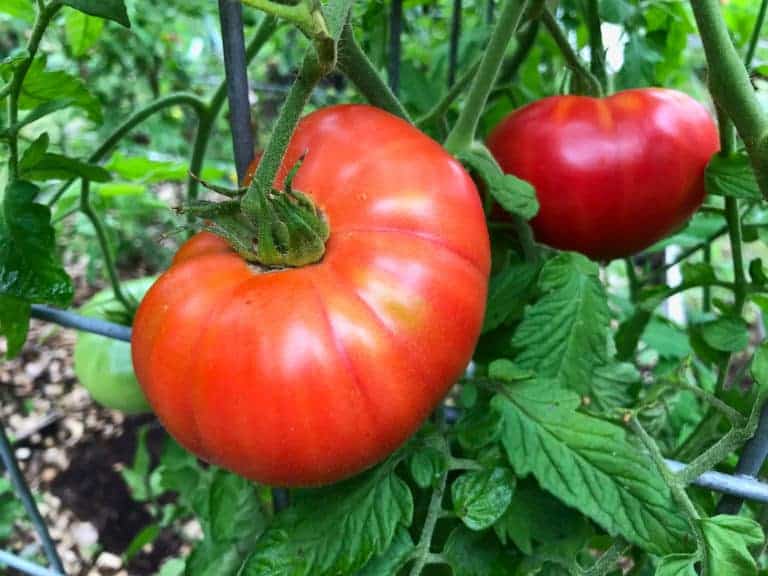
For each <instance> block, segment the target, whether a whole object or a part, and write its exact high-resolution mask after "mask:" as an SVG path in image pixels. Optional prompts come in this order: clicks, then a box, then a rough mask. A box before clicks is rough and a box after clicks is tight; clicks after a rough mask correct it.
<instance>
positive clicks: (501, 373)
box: [488, 358, 536, 382]
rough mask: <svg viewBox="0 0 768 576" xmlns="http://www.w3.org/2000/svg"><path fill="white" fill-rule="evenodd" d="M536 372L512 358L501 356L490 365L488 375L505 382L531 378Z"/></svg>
mask: <svg viewBox="0 0 768 576" xmlns="http://www.w3.org/2000/svg"><path fill="white" fill-rule="evenodd" d="M535 376H536V374H535V373H534V372H533V371H532V370H530V369H527V368H521V367H520V366H518V365H517V364H515V363H514V362H512V360H508V359H507V358H499V359H498V360H494V361H493V362H491V363H490V364H489V365H488V377H489V378H492V379H494V380H502V381H504V382H518V381H520V380H530V379H531V378H534V377H535Z"/></svg>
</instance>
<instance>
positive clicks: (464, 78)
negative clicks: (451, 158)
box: [416, 56, 482, 127]
mask: <svg viewBox="0 0 768 576" xmlns="http://www.w3.org/2000/svg"><path fill="white" fill-rule="evenodd" d="M481 61H482V57H481V56H478V58H477V60H475V61H474V62H473V63H472V64H471V66H470V67H469V68H467V69H466V70H465V71H464V72H463V73H462V74H461V76H459V77H458V79H457V80H456V82H454V83H453V85H451V87H450V88H449V89H448V91H447V92H446V93H445V95H444V96H443V97H442V98H441V99H440V101H439V102H438V103H437V104H435V105H434V106H433V107H432V109H431V110H430V111H429V112H427V113H426V114H424V115H423V116H422V117H421V118H419V119H417V120H416V125H417V126H420V127H423V126H428V125H429V124H431V123H432V122H434V121H435V120H438V119H439V118H442V117H443V116H444V115H445V113H446V112H448V109H449V108H450V107H451V104H453V101H454V100H456V98H458V97H459V94H461V93H462V92H464V89H465V88H466V87H467V86H468V85H469V83H470V82H471V80H472V78H474V76H475V74H476V73H477V70H478V69H479V68H480V62H481Z"/></svg>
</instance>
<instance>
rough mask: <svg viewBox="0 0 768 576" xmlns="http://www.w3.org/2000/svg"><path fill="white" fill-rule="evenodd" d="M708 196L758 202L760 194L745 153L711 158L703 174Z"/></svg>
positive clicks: (760, 197)
mask: <svg viewBox="0 0 768 576" xmlns="http://www.w3.org/2000/svg"><path fill="white" fill-rule="evenodd" d="M704 182H705V185H706V188H707V193H708V194H715V195H717V196H729V197H731V198H746V199H749V200H760V199H762V194H761V193H760V188H759V187H758V185H757V180H755V173H754V171H753V170H752V165H751V164H750V162H749V158H748V157H747V155H746V153H744V152H739V153H736V154H732V155H730V156H728V157H727V158H726V157H723V156H720V155H719V154H717V155H715V156H713V157H712V159H711V160H710V161H709V164H708V165H707V170H706V172H705V174H704Z"/></svg>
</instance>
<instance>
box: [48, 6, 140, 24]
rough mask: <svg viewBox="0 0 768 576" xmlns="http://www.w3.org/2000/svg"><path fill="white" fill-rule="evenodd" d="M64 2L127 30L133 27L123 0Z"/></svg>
mask: <svg viewBox="0 0 768 576" xmlns="http://www.w3.org/2000/svg"><path fill="white" fill-rule="evenodd" d="M62 2H63V3H64V4H66V5H67V6H71V7H72V8H74V9H75V10H79V11H80V12H83V13H85V14H89V15H91V16H98V17H99V18H105V19H107V20H114V21H115V22H117V23H118V24H122V25H123V26H125V27H126V28H130V27H131V21H130V20H129V19H128V12H127V11H126V10H125V2H123V0H62Z"/></svg>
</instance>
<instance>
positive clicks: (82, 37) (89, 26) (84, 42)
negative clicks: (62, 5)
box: [64, 10, 104, 58]
mask: <svg viewBox="0 0 768 576" xmlns="http://www.w3.org/2000/svg"><path fill="white" fill-rule="evenodd" d="M103 28H104V20H103V19H101V18H97V17H95V16H89V15H88V14H86V13H84V12H80V11H78V10H70V11H68V12H67V15H66V17H65V18H64V34H65V36H66V39H67V44H69V48H70V50H72V55H73V56H75V57H76V58H79V57H81V56H84V55H85V54H86V53H87V52H88V50H90V49H91V48H92V47H93V45H94V44H96V42H98V40H99V37H100V36H101V31H102V29H103Z"/></svg>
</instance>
